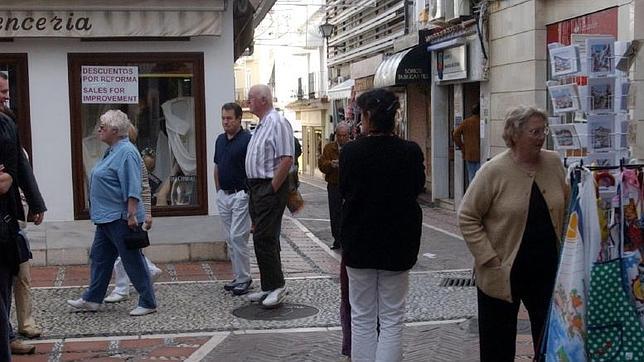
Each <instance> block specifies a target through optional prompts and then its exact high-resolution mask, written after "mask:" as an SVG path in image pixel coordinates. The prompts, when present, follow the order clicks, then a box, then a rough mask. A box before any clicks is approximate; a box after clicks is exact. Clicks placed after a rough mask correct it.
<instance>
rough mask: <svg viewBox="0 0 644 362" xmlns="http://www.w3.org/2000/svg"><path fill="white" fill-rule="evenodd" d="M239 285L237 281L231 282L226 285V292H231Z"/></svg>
mask: <svg viewBox="0 0 644 362" xmlns="http://www.w3.org/2000/svg"><path fill="white" fill-rule="evenodd" d="M237 284H239V283H237V281H236V280H231V281H229V282H228V283H226V284H224V290H225V291H227V292H230V291H232V290H233V289H234V288H235V287H236V286H237Z"/></svg>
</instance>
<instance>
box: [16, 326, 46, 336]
mask: <svg viewBox="0 0 644 362" xmlns="http://www.w3.org/2000/svg"><path fill="white" fill-rule="evenodd" d="M18 333H20V334H22V335H23V336H25V337H27V338H29V339H33V338H38V337H40V335H41V334H42V330H41V329H40V328H38V327H25V329H23V330H20V331H18Z"/></svg>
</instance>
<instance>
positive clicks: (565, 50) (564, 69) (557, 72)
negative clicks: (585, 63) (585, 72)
mask: <svg viewBox="0 0 644 362" xmlns="http://www.w3.org/2000/svg"><path fill="white" fill-rule="evenodd" d="M550 70H551V74H552V77H554V78H556V77H561V76H565V75H571V74H575V73H577V72H579V70H580V65H579V48H578V47H577V46H575V45H569V46H565V47H558V48H552V49H550Z"/></svg>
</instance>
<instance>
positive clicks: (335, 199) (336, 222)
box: [326, 183, 342, 244]
mask: <svg viewBox="0 0 644 362" xmlns="http://www.w3.org/2000/svg"><path fill="white" fill-rule="evenodd" d="M326 190H327V192H328V196H329V218H330V219H331V235H332V236H333V243H334V244H336V243H339V242H340V223H341V222H342V217H341V215H342V197H341V196H340V186H339V185H338V184H334V183H328V184H327V185H326Z"/></svg>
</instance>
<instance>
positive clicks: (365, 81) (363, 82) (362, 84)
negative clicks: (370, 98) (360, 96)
mask: <svg viewBox="0 0 644 362" xmlns="http://www.w3.org/2000/svg"><path fill="white" fill-rule="evenodd" d="M373 79H374V76H373V75H372V76H370V77H364V78H358V79H356V82H355V84H354V85H353V89H354V90H355V91H356V92H365V91H368V90H370V89H372V88H373Z"/></svg>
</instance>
